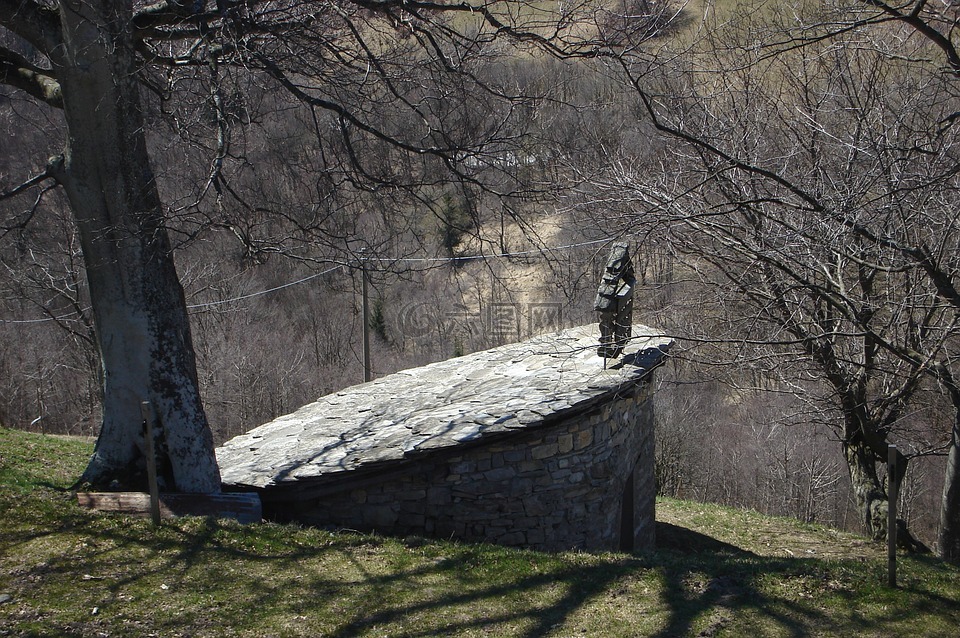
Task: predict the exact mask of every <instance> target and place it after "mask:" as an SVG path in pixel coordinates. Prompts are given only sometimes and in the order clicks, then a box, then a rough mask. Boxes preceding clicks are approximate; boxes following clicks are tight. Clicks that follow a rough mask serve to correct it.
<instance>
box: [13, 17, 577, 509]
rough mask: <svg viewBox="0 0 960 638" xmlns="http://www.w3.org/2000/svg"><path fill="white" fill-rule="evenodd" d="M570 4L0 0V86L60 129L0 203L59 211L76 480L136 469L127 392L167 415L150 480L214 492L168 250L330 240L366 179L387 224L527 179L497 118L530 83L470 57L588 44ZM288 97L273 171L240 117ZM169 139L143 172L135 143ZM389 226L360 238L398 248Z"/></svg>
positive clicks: (255, 252) (104, 479)
mask: <svg viewBox="0 0 960 638" xmlns="http://www.w3.org/2000/svg"><path fill="white" fill-rule="evenodd" d="M574 4H575V6H573V7H572V8H571V10H570V11H568V10H566V9H563V10H560V11H557V10H553V9H551V10H550V11H544V10H541V9H539V8H537V7H530V6H527V4H526V3H518V2H516V3H515V2H486V1H483V2H472V3H471V2H462V3H436V2H430V1H417V0H413V1H410V0H382V1H374V0H353V1H344V2H330V3H319V2H316V3H313V2H307V3H300V2H287V1H285V0H270V1H263V2H260V1H253V2H245V3H238V2H237V3H235V2H223V3H220V2H218V3H217V6H216V7H207V6H206V5H205V4H204V3H193V4H187V3H182V2H176V1H173V0H161V1H160V2H157V3H155V4H144V3H141V2H134V1H127V0H94V1H83V2H74V1H73V0H60V1H58V2H49V3H48V2H36V1H34V0H2V1H0V27H2V30H3V35H4V40H3V42H4V44H3V46H0V82H2V83H3V84H6V85H7V86H9V87H12V88H13V89H15V90H17V91H18V92H19V94H21V95H25V96H29V97H30V98H32V99H33V100H35V101H37V102H38V103H40V104H43V105H45V108H46V110H45V111H43V112H44V117H49V118H52V119H55V120H57V119H60V118H62V122H63V125H64V130H65V133H64V138H63V140H62V145H63V147H62V152H60V153H56V154H54V156H53V157H52V158H51V159H49V161H46V162H44V163H43V166H42V168H39V169H38V170H37V171H36V172H35V174H34V176H32V177H28V178H25V179H23V180H22V181H21V182H20V183H19V184H16V185H14V184H11V185H8V186H5V187H4V190H3V191H2V198H3V199H10V198H13V197H17V196H26V195H29V194H33V195H34V198H35V201H36V202H37V204H36V205H35V206H34V207H33V208H31V211H37V210H41V209H42V202H43V197H45V196H46V195H45V194H43V193H45V190H38V189H47V186H48V184H49V183H50V182H54V183H56V184H57V185H59V186H60V187H62V189H63V191H64V193H65V195H66V198H67V200H68V201H69V204H70V208H71V209H72V211H73V217H74V221H75V224H76V228H77V231H78V234H79V238H80V245H81V247H82V252H83V257H84V262H85V268H86V280H87V284H88V286H89V295H90V301H91V305H92V314H93V318H94V325H95V326H96V343H97V346H98V349H99V355H100V359H101V363H102V371H103V372H102V378H103V423H102V427H101V430H100V437H99V439H98V443H97V447H96V451H95V453H94V456H93V458H92V460H91V463H90V465H89V467H88V468H87V471H86V472H85V473H84V477H83V480H85V481H88V482H90V483H92V484H95V485H108V484H111V483H113V482H119V483H120V484H129V483H136V482H137V481H138V480H142V479H138V478H137V477H138V475H139V469H138V467H139V466H142V449H141V448H142V447H143V446H142V440H141V439H142V436H141V434H140V431H139V430H140V428H139V423H140V415H139V408H138V405H139V403H140V402H141V401H144V400H148V401H150V402H151V403H153V405H154V406H155V407H156V409H157V411H158V414H159V417H160V420H161V422H162V424H163V431H164V441H163V442H162V443H163V445H162V446H161V447H162V449H164V450H165V453H166V457H167V461H168V462H169V470H168V471H167V472H166V473H165V476H164V478H165V480H166V482H167V483H168V487H169V488H171V489H173V488H176V489H179V490H184V491H196V492H209V491H216V490H217V489H219V478H218V470H217V467H216V463H215V460H214V457H213V451H212V441H211V436H210V432H209V428H208V426H207V419H206V416H205V413H204V409H203V405H202V403H201V400H200V394H199V382H198V378H197V373H196V364H195V354H194V349H193V344H192V338H191V331H190V323H189V320H188V316H187V311H186V307H185V301H184V293H183V290H182V287H181V284H180V281H179V278H178V275H177V271H176V268H175V266H174V261H173V247H174V245H179V244H180V243H182V241H185V240H189V239H192V238H196V237H198V236H201V235H202V234H203V233H204V232H206V231H207V230H209V229H213V228H220V229H225V230H228V231H229V232H231V233H232V234H233V235H235V236H236V237H237V238H238V239H239V240H240V241H241V242H242V243H243V244H244V246H245V247H246V250H247V253H248V255H249V257H250V258H251V259H262V258H263V257H264V256H265V255H268V254H269V253H270V252H273V251H276V250H278V246H280V245H286V246H287V249H288V250H289V251H290V252H291V253H293V254H297V250H296V249H297V247H306V246H313V244H315V243H316V242H318V241H320V240H322V241H321V245H324V246H326V247H327V248H328V249H329V252H330V253H333V252H335V251H340V253H341V254H342V252H343V251H344V250H346V249H345V246H344V245H345V244H346V243H347V239H349V238H350V237H352V236H354V235H355V234H356V231H357V230H358V227H359V226H358V225H357V223H356V222H357V219H358V216H360V215H363V214H365V213H361V212H359V211H358V210H357V208H356V207H355V206H352V205H351V201H350V197H352V195H350V194H357V193H360V194H362V193H371V192H376V193H377V194H378V198H377V201H379V202H380V205H381V206H382V210H385V211H386V212H387V215H385V216H384V217H383V219H388V220H389V219H390V212H391V211H390V208H391V203H393V204H397V203H399V204H401V206H398V207H395V208H393V214H394V216H395V217H403V215H402V214H401V215H399V216H397V215H396V211H397V209H398V208H399V210H400V211H401V213H402V212H404V211H405V210H408V208H406V207H409V206H411V205H412V202H417V201H419V202H422V203H424V202H429V201H433V196H434V194H433V193H431V192H430V191H431V189H434V188H436V187H438V186H440V185H442V184H444V183H445V182H446V181H448V180H451V179H453V180H457V181H460V182H461V183H465V184H472V185H476V186H478V187H482V188H487V189H490V190H491V191H492V192H496V193H498V194H500V195H503V196H506V197H509V196H510V195H512V194H515V193H519V192H521V191H523V190H524V188H523V187H522V185H521V183H520V181H518V179H517V178H516V174H517V171H516V170H514V169H515V167H516V165H517V161H516V158H517V157H519V155H518V154H519V153H520V152H521V149H522V144H521V143H520V142H521V140H522V139H523V130H522V127H521V126H520V124H519V122H518V119H517V117H515V116H516V114H517V112H518V106H519V105H520V104H522V103H524V102H525V101H526V96H523V95H519V94H517V92H516V91H514V90H513V87H511V86H509V85H508V83H507V80H506V78H504V77H499V76H497V75H496V74H489V73H488V74H486V75H484V73H483V71H482V69H483V67H484V65H486V64H488V63H489V62H490V60H492V59H495V58H496V57H498V56H499V55H501V54H502V53H503V52H504V49H503V43H504V42H506V41H509V42H512V43H513V45H514V46H518V47H520V48H523V47H526V46H530V47H534V48H536V49H537V50H540V51H546V52H547V53H557V52H558V51H560V47H562V48H563V50H565V51H566V52H568V53H569V52H572V53H573V55H578V51H588V50H590V49H592V47H593V43H592V42H588V41H585V39H584V38H583V37H582V36H581V35H580V34H579V31H578V29H577V28H576V24H575V23H574V19H573V18H574V13H573V12H572V11H573V10H577V11H579V10H580V9H582V8H583V7H580V6H579V4H580V3H574ZM582 4H585V5H589V4H590V3H582ZM587 8H589V7H587ZM294 107H296V108H297V109H298V113H299V115H298V117H300V118H301V119H300V121H301V122H303V123H305V124H306V125H307V126H308V127H309V130H311V131H312V135H313V137H314V139H316V140H318V141H320V145H319V146H317V145H309V146H308V147H300V148H297V146H296V145H295V144H294V145H286V146H284V149H287V150H285V151H284V152H288V151H289V152H292V153H293V155H294V159H295V160H296V161H299V162H301V163H302V165H301V166H300V167H297V166H296V162H287V163H286V165H287V166H290V167H291V168H293V169H295V170H293V171H292V172H290V173H287V174H278V175H272V174H271V170H272V169H270V168H269V167H271V166H273V164H271V163H270V161H269V157H267V156H264V155H260V156H257V155H255V154H254V151H257V152H259V149H258V148H257V144H256V142H257V139H256V138H255V137H251V138H249V141H251V142H252V143H251V144H250V145H246V144H245V142H246V141H248V140H247V138H245V137H244V135H246V133H244V131H250V130H256V129H257V127H258V126H261V124H262V120H260V119H258V118H259V117H260V116H262V115H263V114H264V113H267V112H270V111H273V110H277V109H293V108H294ZM57 112H59V114H57ZM160 122H166V125H165V126H166V129H164V128H163V127H161V126H160V124H159V123H160ZM244 125H247V126H246V127H244ZM148 131H150V133H148ZM163 131H166V132H163ZM281 132H282V131H273V133H281ZM158 133H160V134H158ZM170 133H175V137H173V138H171V136H170ZM296 134H297V136H302V135H303V129H298V130H297V131H296ZM170 139H174V143H173V144H172V145H171V144H170V142H169V140H170ZM274 139H276V136H274ZM178 151H179V155H178V158H179V162H175V161H168V162H165V163H164V170H163V171H156V170H155V168H154V165H153V162H152V157H155V156H157V155H159V154H164V153H166V154H167V156H168V157H169V154H170V153H177V152H178ZM152 154H153V155H152ZM27 165H28V162H27V161H26V160H25V161H24V162H23V164H22V166H24V167H25V166H27ZM168 167H169V168H168ZM304 169H308V170H310V171H311V175H312V176H313V182H312V184H310V189H311V190H310V192H311V196H310V197H309V198H303V199H301V202H302V203H303V204H304V205H303V206H302V207H297V208H296V209H294V210H291V209H290V208H289V207H286V206H284V205H283V201H282V197H281V195H282V194H283V192H284V189H287V190H289V189H290V188H291V187H292V188H294V189H296V188H298V187H299V185H301V184H302V183H303V181H302V179H297V177H298V176H300V177H301V178H302V175H303V174H304ZM26 173H27V169H26V168H24V169H23V174H26ZM491 175H492V177H491V178H490V179H488V176H491ZM286 178H290V180H287V179H286ZM484 184H486V185H484ZM189 185H194V187H192V188H191V187H190V186H189ZM401 192H403V193H406V194H407V196H404V197H402V198H396V200H395V201H393V202H392V201H391V200H394V199H395V195H396V194H397V193H401ZM37 193H41V195H37ZM354 201H359V200H354ZM365 201H366V202H367V203H369V202H370V201H371V200H369V199H367V200H365ZM165 202H166V204H165ZM31 215H32V212H31V213H30V214H28V215H26V216H25V218H24V219H13V220H9V222H10V223H8V224H6V225H7V226H8V228H11V229H14V230H15V229H16V228H19V227H22V226H23V225H24V223H26V222H27V221H28V218H29V217H30V216H31ZM407 219H409V218H407ZM398 223H399V225H400V227H401V228H406V227H408V226H409V224H408V222H406V221H402V220H401V221H399V222H398ZM388 226H389V225H387V226H383V227H382V230H383V232H381V233H375V234H373V235H372V236H370V237H368V238H365V242H366V243H372V244H373V245H374V247H377V246H379V247H384V246H391V245H395V244H391V242H392V241H393V238H392V235H393V230H392V229H391V228H389V227H388ZM367 227H368V228H369V227H371V226H370V225H369V224H368V225H367ZM316 256H317V252H314V253H313V254H312V255H307V257H308V258H312V259H316ZM321 256H324V257H326V258H330V257H331V254H327V255H323V254H322V253H321ZM164 465H165V466H166V464H164Z"/></svg>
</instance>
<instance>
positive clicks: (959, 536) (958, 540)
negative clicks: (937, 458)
mask: <svg viewBox="0 0 960 638" xmlns="http://www.w3.org/2000/svg"><path fill="white" fill-rule="evenodd" d="M951 394H952V395H953V400H954V407H955V408H956V410H957V412H956V417H955V419H954V422H953V432H952V433H951V436H950V451H949V453H948V454H947V469H946V472H945V473H944V477H943V498H942V500H941V503H940V534H939V537H938V538H937V546H938V547H937V550H938V553H939V555H940V558H942V559H944V560H945V561H947V562H950V563H953V564H954V565H960V392H957V391H956V388H954V389H953V391H952V392H951Z"/></svg>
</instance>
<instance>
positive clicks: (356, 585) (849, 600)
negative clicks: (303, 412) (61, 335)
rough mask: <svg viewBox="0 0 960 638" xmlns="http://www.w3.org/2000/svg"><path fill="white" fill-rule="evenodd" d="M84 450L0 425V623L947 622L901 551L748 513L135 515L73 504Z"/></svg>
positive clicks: (27, 629)
mask: <svg viewBox="0 0 960 638" xmlns="http://www.w3.org/2000/svg"><path fill="white" fill-rule="evenodd" d="M89 451H90V444H89V443H88V442H75V441H64V440H60V439H54V438H51V437H43V436H39V435H34V434H24V433H20V432H14V431H10V430H2V429H0V459H2V460H0V594H9V595H10V596H12V598H13V600H12V601H11V602H8V603H5V604H2V605H0V635H14V636H28V635H76V636H97V635H110V636H143V635H148V634H156V635H162V636H178V635H184V636H186V635H191V636H234V635H240V636H265V635H269V636H342V637H346V636H436V635H452V636H684V635H697V634H698V633H701V632H705V633H704V635H729V636H742V635H750V634H753V635H757V636H778V635H784V636H794V635H830V636H836V635H868V636H870V635H876V636H881V635H882V636H908V635H915V636H951V635H953V633H951V632H953V631H954V630H955V628H956V627H957V626H958V623H960V602H958V601H960V570H957V569H956V568H952V567H949V566H946V565H944V564H942V563H940V562H939V561H937V560H935V559H933V558H930V557H922V558H909V557H903V559H902V561H901V563H902V567H901V583H902V587H901V588H900V589H899V590H895V591H892V590H888V589H887V588H886V587H885V586H884V585H883V583H884V582H885V571H884V568H885V564H886V563H885V556H884V554H883V552H882V549H881V548H877V547H875V546H872V545H869V544H866V543H865V542H864V541H863V540H862V539H859V538H858V537H856V536H853V535H849V534H841V533H839V532H835V531H832V530H828V529H825V528H821V527H818V526H808V525H801V524H799V523H796V522H794V521H791V520H789V519H780V518H769V517H764V516H761V515H759V514H757V513H755V512H741V511H738V510H731V509H729V508H723V507H719V506H715V505H704V504H700V503H689V502H684V501H673V500H665V501H662V502H661V503H660V505H659V509H660V511H661V514H662V517H663V518H664V522H663V523H662V525H661V526H660V528H659V529H658V534H659V535H660V536H661V541H662V544H663V546H664V549H662V550H660V551H658V552H656V553H654V554H649V555H642V554H636V555H626V554H586V553H578V552H567V553H559V554H548V553H541V552H533V551H525V550H517V549H507V548H501V547H495V546H489V545H466V544H461V543H456V542H449V541H435V540H429V539H422V538H405V539H393V538H382V537H376V536H365V535H359V534H352V533H332V532H327V531H322V530H317V529H309V528H303V527H298V526H292V525H276V524H272V523H263V524H258V525H248V526H241V525H238V524H235V523H232V522H228V521H214V520H206V519H199V518H184V519H179V520H176V521H170V522H164V524H163V525H162V526H160V527H159V528H153V527H152V526H151V525H150V523H149V521H148V520H146V519H133V518H128V517H123V516H106V515H94V514H91V513H88V512H85V511H82V510H80V509H79V508H78V507H77V506H76V505H75V504H74V499H73V495H72V494H70V493H69V492H68V491H67V489H66V488H67V486H69V485H70V484H71V483H72V482H73V480H74V479H75V478H76V475H77V474H78V473H79V472H80V471H81V470H82V467H83V463H84V460H85V459H86V456H87V454H88V453H89ZM774 541H775V542H774ZM828 548H830V551H829V552H828V551H827V550H828ZM811 549H812V550H813V553H812V554H811V553H808V550H811ZM784 550H789V551H784ZM791 553H792V554H793V555H791ZM4 632H6V633H4Z"/></svg>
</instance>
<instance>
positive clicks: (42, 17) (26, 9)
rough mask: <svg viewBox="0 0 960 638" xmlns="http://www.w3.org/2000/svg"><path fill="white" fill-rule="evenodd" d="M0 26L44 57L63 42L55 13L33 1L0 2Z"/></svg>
mask: <svg viewBox="0 0 960 638" xmlns="http://www.w3.org/2000/svg"><path fill="white" fill-rule="evenodd" d="M0 26H3V27H5V28H7V29H8V30H10V31H11V32H12V33H15V34H17V35H18V36H20V37H21V38H23V39H24V40H26V41H27V42H29V43H30V44H32V45H33V46H34V47H36V48H37V49H39V50H40V51H42V52H43V53H44V54H46V55H50V53H51V52H52V51H53V50H54V49H55V48H56V47H57V46H59V45H60V43H61V42H62V41H63V34H62V33H61V31H60V17H59V15H58V14H57V12H56V11H55V10H53V9H51V8H49V7H45V6H43V5H41V4H39V3H37V2H34V0H0Z"/></svg>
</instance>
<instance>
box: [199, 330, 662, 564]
mask: <svg viewBox="0 0 960 638" xmlns="http://www.w3.org/2000/svg"><path fill="white" fill-rule="evenodd" d="M632 333H633V335H634V337H633V339H631V341H630V343H629V345H627V347H626V349H625V351H624V353H623V356H622V358H621V359H620V360H619V361H618V362H616V363H614V364H612V365H611V363H610V362H606V365H605V362H604V360H603V359H602V358H601V357H599V356H598V355H597V343H598V340H599V331H598V328H597V326H589V327H581V328H574V329H570V330H565V331H562V332H559V333H554V334H550V335H544V336H540V337H537V338H534V339H531V340H529V341H525V342H521V343H516V344H510V345H506V346H502V347H499V348H494V349H492V350H486V351H483V352H477V353H474V354H471V355H467V356H464V357H458V358H455V359H449V360H447V361H441V362H439V363H434V364H431V365H428V366H424V367H421V368H416V369H413V370H405V371H403V372H398V373H396V374H392V375H389V376H386V377H383V378H380V379H377V380H375V381H372V382H370V383H365V384H362V385H358V386H354V387H351V388H347V389H345V390H343V391H341V392H337V393H335V394H331V395H328V396H325V397H323V398H321V399H320V400H318V401H317V402H315V403H311V404H310V405H307V406H304V407H303V408H301V409H300V410H298V411H296V412H294V413H292V414H289V415H287V416H283V417H280V418H278V419H276V420H274V421H271V422H270V423H267V424H265V425H263V426H260V427H258V428H256V429H254V430H252V431H250V432H248V433H246V434H244V435H241V436H238V437H236V438H234V439H232V440H231V441H228V442H227V443H226V444H224V445H223V446H222V447H221V448H219V449H218V450H217V458H218V461H219V463H220V468H221V474H222V477H223V482H224V485H225V488H226V489H236V490H250V489H253V490H256V491H258V492H259V493H260V496H261V499H262V502H263V508H264V515H265V516H266V517H268V518H273V519H275V520H284V521H289V520H296V521H300V522H303V523H306V524H312V525H319V526H327V527H336V528H347V529H354V530H362V531H376V532H379V533H383V534H390V535H407V534H415V535H428V536H436V537H445V538H450V537H453V538H459V539H463V540H467V541H488V542H493V543H500V544H504V545H515V546H526V547H532V548H537V549H546V550H560V549H570V548H581V549H588V550H618V549H620V550H634V549H637V550H641V549H645V548H651V547H652V546H653V543H654V496H655V481H654V470H653V463H654V460H653V458H654V437H653V401H652V399H653V396H652V393H653V370H654V369H655V368H656V367H657V366H658V365H659V364H660V363H661V362H662V361H663V360H664V357H665V354H666V351H667V349H668V348H669V346H670V345H671V341H670V340H669V339H666V338H664V337H662V336H659V335H657V334H655V333H654V332H653V331H651V330H650V329H649V328H646V327H644V326H638V325H635V326H633V327H632Z"/></svg>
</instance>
